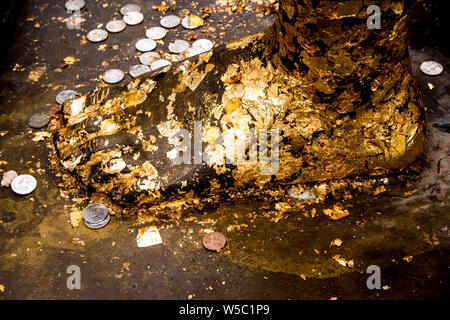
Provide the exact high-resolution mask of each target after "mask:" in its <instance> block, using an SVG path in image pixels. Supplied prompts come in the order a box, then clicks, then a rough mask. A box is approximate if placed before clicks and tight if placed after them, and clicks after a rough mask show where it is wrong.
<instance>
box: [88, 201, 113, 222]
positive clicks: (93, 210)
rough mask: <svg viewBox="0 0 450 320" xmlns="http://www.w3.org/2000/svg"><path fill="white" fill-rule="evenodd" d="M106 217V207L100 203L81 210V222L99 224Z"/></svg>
mask: <svg viewBox="0 0 450 320" xmlns="http://www.w3.org/2000/svg"><path fill="white" fill-rule="evenodd" d="M107 216H108V207H107V206H105V205H104V204H102V203H92V204H90V205H88V206H87V207H86V208H84V210H83V220H84V221H86V222H89V223H99V222H101V221H103V220H105V219H106V217H107Z"/></svg>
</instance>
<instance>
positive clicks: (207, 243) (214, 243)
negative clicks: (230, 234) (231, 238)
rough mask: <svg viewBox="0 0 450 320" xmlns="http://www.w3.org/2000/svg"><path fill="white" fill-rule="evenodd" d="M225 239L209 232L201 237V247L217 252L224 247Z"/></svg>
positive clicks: (216, 233)
mask: <svg viewBox="0 0 450 320" xmlns="http://www.w3.org/2000/svg"><path fill="white" fill-rule="evenodd" d="M226 243H227V238H225V236H224V235H223V234H221V233H219V232H210V233H208V234H207V235H206V236H204V237H203V246H204V247H205V248H206V249H208V250H211V251H217V250H219V249H222V248H223V247H225V245H226Z"/></svg>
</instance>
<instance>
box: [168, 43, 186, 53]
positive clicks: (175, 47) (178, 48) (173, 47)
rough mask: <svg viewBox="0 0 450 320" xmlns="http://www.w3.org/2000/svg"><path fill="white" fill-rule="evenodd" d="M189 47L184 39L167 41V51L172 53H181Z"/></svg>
mask: <svg viewBox="0 0 450 320" xmlns="http://www.w3.org/2000/svg"><path fill="white" fill-rule="evenodd" d="M187 49H189V42H187V41H185V40H175V41H174V42H171V43H169V51H170V52H173V53H182V52H185V51H186V50H187Z"/></svg>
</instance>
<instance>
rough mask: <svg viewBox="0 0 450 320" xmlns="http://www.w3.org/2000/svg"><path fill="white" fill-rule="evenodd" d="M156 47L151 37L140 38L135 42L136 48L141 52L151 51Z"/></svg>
mask: <svg viewBox="0 0 450 320" xmlns="http://www.w3.org/2000/svg"><path fill="white" fill-rule="evenodd" d="M155 48H156V42H155V40H152V39H141V40H138V41H137V42H136V49H137V50H139V51H141V52H147V51H152V50H153V49H155Z"/></svg>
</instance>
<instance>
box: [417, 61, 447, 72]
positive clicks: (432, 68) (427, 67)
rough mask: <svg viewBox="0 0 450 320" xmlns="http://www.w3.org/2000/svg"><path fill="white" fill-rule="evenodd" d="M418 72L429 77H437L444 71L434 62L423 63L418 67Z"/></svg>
mask: <svg viewBox="0 0 450 320" xmlns="http://www.w3.org/2000/svg"><path fill="white" fill-rule="evenodd" d="M420 70H421V71H422V72H423V73H425V74H426V75H429V76H437V75H440V74H441V73H442V71H444V67H443V66H442V65H441V64H440V63H439V62H436V61H425V62H424V63H422V64H421V65H420Z"/></svg>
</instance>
